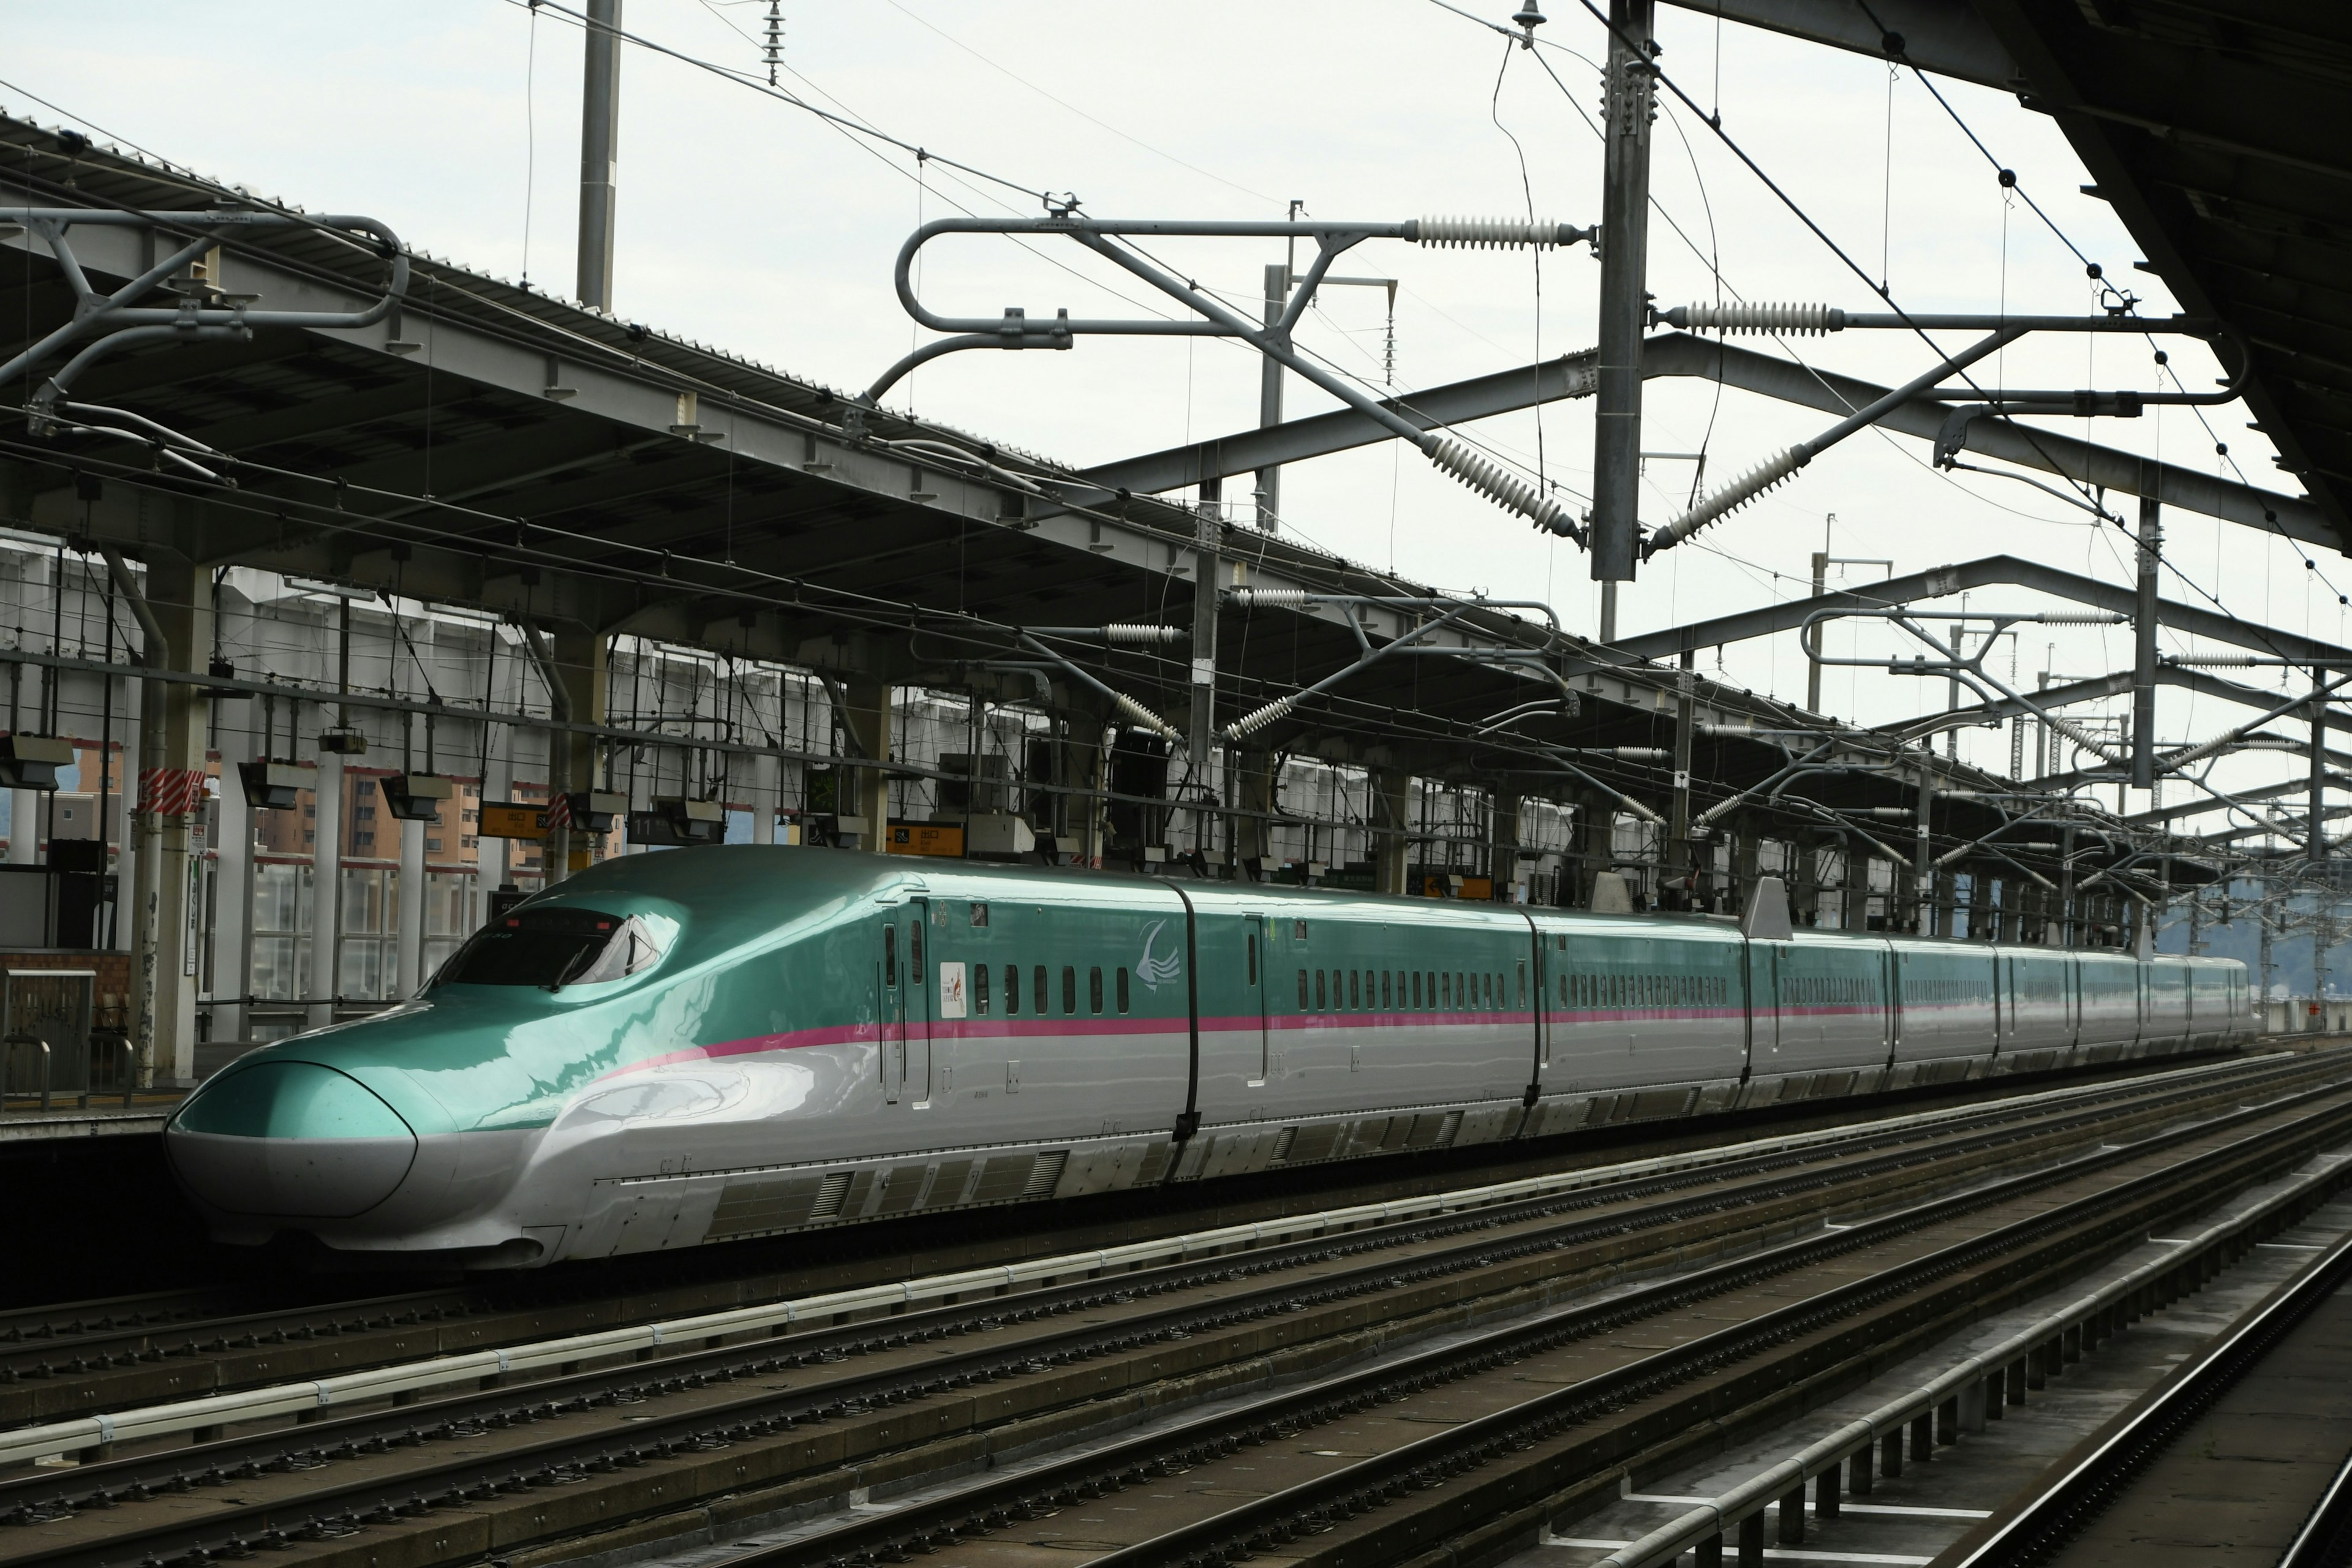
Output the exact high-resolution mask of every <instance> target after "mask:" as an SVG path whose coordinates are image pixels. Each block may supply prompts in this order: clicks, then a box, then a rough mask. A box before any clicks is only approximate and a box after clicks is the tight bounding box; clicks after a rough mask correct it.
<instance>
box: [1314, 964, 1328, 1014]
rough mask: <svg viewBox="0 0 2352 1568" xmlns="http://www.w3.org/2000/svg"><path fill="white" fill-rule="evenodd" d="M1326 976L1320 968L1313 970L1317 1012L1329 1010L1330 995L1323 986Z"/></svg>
mask: <svg viewBox="0 0 2352 1568" xmlns="http://www.w3.org/2000/svg"><path fill="white" fill-rule="evenodd" d="M1327 979H1328V976H1326V975H1325V974H1324V973H1323V972H1322V971H1321V970H1319V969H1318V970H1317V971H1316V972H1315V1010H1316V1011H1317V1012H1318V1013H1326V1012H1328V1011H1330V1006H1331V1002H1330V995H1329V993H1328V991H1326V990H1325V988H1324V987H1325V983H1326V981H1327Z"/></svg>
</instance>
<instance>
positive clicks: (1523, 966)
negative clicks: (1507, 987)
mask: <svg viewBox="0 0 2352 1568" xmlns="http://www.w3.org/2000/svg"><path fill="white" fill-rule="evenodd" d="M1519 1005H1520V1006H1522V1007H1524V1006H1526V1005H1528V961H1527V960H1526V959H1524V958H1523V959H1521V960H1519Z"/></svg>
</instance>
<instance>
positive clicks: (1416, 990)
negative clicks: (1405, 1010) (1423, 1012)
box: [1407, 969, 1421, 1011]
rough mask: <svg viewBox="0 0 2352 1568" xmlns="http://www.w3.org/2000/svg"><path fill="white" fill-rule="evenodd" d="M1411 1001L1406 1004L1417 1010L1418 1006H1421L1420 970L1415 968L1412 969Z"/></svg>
mask: <svg viewBox="0 0 2352 1568" xmlns="http://www.w3.org/2000/svg"><path fill="white" fill-rule="evenodd" d="M1407 1005H1409V1006H1411V1007H1412V1008H1414V1009H1415V1010H1416V1011H1418V1010H1419V1008H1420V1006H1421V971H1420V970H1418V969H1416V970H1413V971H1412V1002H1411V1003H1409V1004H1407Z"/></svg>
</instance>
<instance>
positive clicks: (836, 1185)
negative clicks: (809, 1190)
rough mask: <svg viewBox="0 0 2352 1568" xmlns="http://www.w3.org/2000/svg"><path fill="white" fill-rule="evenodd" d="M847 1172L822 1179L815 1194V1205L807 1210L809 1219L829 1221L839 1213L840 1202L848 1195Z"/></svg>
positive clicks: (836, 1173) (835, 1173) (848, 1174)
mask: <svg viewBox="0 0 2352 1568" xmlns="http://www.w3.org/2000/svg"><path fill="white" fill-rule="evenodd" d="M849 1176H850V1173H848V1172H847V1171H835V1172H834V1173H832V1174H830V1175H828V1176H826V1177H825V1179H824V1185H823V1186H821V1187H819V1188H818V1189H817V1193H816V1204H815V1205H814V1207H812V1208H811V1209H810V1210H809V1218H811V1219H831V1218H833V1217H834V1216H835V1215H838V1214H839V1213H841V1200H842V1199H844V1198H845V1197H847V1196H848V1195H849Z"/></svg>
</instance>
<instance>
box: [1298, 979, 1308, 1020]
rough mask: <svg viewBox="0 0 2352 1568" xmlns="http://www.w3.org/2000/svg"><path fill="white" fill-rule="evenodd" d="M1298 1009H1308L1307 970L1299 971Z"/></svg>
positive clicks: (1301, 1010) (1302, 1010)
mask: <svg viewBox="0 0 2352 1568" xmlns="http://www.w3.org/2000/svg"><path fill="white" fill-rule="evenodd" d="M1298 1010H1299V1011H1300V1012H1302V1013H1304V1012H1305V1011H1307V971H1305V970H1303V969H1302V970H1300V971H1299V972H1298Z"/></svg>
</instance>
